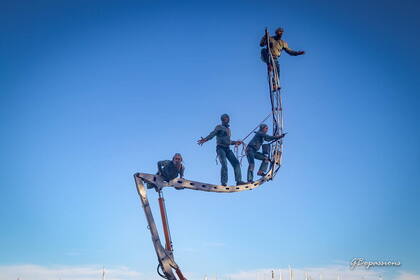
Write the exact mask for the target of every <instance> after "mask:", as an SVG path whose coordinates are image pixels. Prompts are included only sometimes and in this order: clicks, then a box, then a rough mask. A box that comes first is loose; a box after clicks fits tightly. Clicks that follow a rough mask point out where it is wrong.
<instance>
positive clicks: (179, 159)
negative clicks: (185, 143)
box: [172, 153, 182, 165]
mask: <svg viewBox="0 0 420 280" xmlns="http://www.w3.org/2000/svg"><path fill="white" fill-rule="evenodd" d="M172 161H173V162H174V163H175V165H180V164H181V163H182V156H181V154H180V153H176V154H175V155H174V156H173V157H172Z"/></svg>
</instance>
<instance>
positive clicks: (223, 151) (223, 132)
mask: <svg viewBox="0 0 420 280" xmlns="http://www.w3.org/2000/svg"><path fill="white" fill-rule="evenodd" d="M220 120H221V121H222V124H220V125H218V126H216V128H215V129H214V130H213V131H212V132H210V134H209V135H208V136H207V137H205V138H203V137H201V139H200V140H198V141H197V143H198V144H199V145H203V144H204V143H205V142H207V141H209V140H210V139H212V138H213V137H214V136H216V140H217V146H216V152H217V156H218V157H219V160H220V164H221V165H222V168H221V171H220V173H221V174H220V177H221V183H222V185H223V186H227V181H228V172H227V161H226V158H227V159H228V160H229V162H230V164H232V166H233V170H234V172H235V180H236V185H243V184H246V183H245V182H242V174H241V166H240V164H239V161H238V159H237V158H236V157H235V154H234V153H233V152H232V150H231V149H230V148H229V146H230V145H236V146H237V145H240V144H242V141H231V140H230V135H231V132H230V125H229V121H230V118H229V115H228V114H223V115H222V116H221V117H220Z"/></svg>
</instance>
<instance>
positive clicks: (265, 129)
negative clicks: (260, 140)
mask: <svg viewBox="0 0 420 280" xmlns="http://www.w3.org/2000/svg"><path fill="white" fill-rule="evenodd" d="M260 131H261V132H264V133H267V131H268V125H266V124H265V123H262V124H260Z"/></svg>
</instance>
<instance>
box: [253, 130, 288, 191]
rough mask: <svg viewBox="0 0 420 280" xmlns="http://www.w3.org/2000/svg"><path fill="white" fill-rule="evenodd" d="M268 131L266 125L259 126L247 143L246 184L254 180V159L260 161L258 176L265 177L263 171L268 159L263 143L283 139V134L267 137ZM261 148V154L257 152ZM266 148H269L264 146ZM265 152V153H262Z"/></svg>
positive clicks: (265, 168) (267, 152)
mask: <svg viewBox="0 0 420 280" xmlns="http://www.w3.org/2000/svg"><path fill="white" fill-rule="evenodd" d="M267 131H268V125H266V124H264V123H263V124H260V129H259V130H258V131H257V132H255V135H254V137H253V138H252V139H251V141H250V142H249V143H248V145H247V147H246V157H247V159H248V164H249V165H248V174H247V179H248V182H250V183H253V182H254V181H253V179H254V167H255V161H254V159H258V160H261V165H260V169H259V170H258V173H257V174H258V175H259V176H265V171H266V170H267V167H268V164H269V162H270V159H269V153H270V152H269V151H267V150H265V149H264V145H263V143H264V141H273V140H278V139H281V138H283V137H284V135H285V134H282V135H278V136H271V135H267ZM261 146H263V152H262V153H261V152H258V150H259V149H260V148H261ZM266 147H269V145H268V146H266ZM264 150H265V151H264Z"/></svg>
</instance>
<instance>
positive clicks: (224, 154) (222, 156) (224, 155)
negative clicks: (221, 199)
mask: <svg viewBox="0 0 420 280" xmlns="http://www.w3.org/2000/svg"><path fill="white" fill-rule="evenodd" d="M216 152H217V156H218V157H219V161H220V164H221V165H222V169H221V171H220V180H221V183H222V185H224V184H227V181H228V171H227V160H226V159H228V160H229V162H230V164H231V165H232V167H233V171H234V172H235V181H236V182H240V181H241V180H242V174H241V166H240V165H239V161H238V159H237V158H236V157H235V154H234V153H233V152H232V150H231V149H229V147H223V146H217V147H216Z"/></svg>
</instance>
